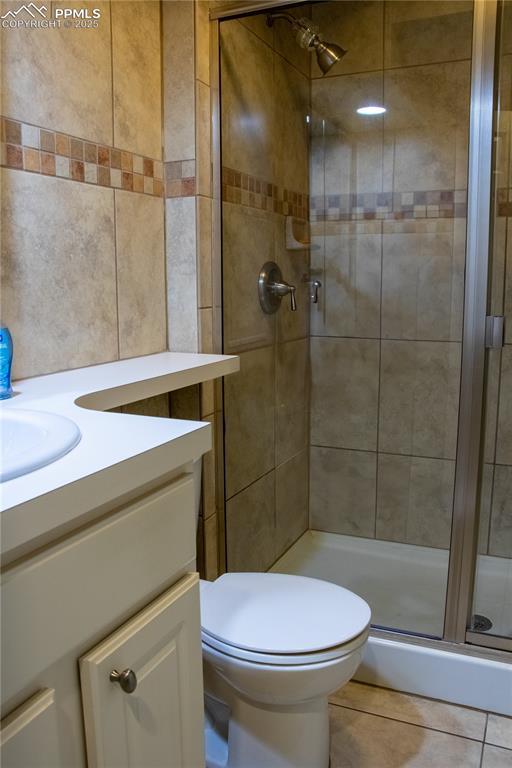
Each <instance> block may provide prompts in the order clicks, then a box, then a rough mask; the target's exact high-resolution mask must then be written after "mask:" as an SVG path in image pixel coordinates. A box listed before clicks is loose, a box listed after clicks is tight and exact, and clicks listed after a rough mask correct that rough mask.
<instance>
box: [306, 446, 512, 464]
mask: <svg viewBox="0 0 512 768" xmlns="http://www.w3.org/2000/svg"><path fill="white" fill-rule="evenodd" d="M311 447H312V448H327V449H328V450H330V451H351V452H353V453H370V454H379V453H380V454H382V455H383V456H397V457H399V458H404V459H427V460H428V461H450V462H452V463H455V459H454V458H453V459H450V458H447V457H446V456H420V455H418V454H416V453H396V452H394V451H382V450H372V449H370V448H345V447H344V446H339V445H322V444H321V443H311ZM505 466H508V465H505Z"/></svg>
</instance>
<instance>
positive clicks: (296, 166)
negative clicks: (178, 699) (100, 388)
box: [221, 9, 309, 571]
mask: <svg viewBox="0 0 512 768" xmlns="http://www.w3.org/2000/svg"><path fill="white" fill-rule="evenodd" d="M292 10H293V11H294V12H295V9H292ZM308 67H309V60H308V57H307V54H305V52H304V51H301V49H300V48H298V47H297V46H296V44H295V42H294V40H293V36H292V35H290V30H289V27H288V25H286V24H284V23H283V22H279V23H276V25H275V27H274V28H273V29H272V30H271V29H269V28H268V27H267V25H266V24H265V17H264V16H261V15H260V16H253V17H250V18H246V19H241V20H240V21H229V22H223V23H222V25H221V93H222V161H223V165H225V166H227V167H228V168H231V169H234V170H236V171H239V172H243V173H245V174H250V175H251V176H254V177H256V178H258V179H260V180H262V181H265V182H267V183H270V184H274V185H278V186H279V187H280V188H281V189H282V188H286V189H290V190H293V191H295V192H298V193H307V192H308V185H309V179H308V152H309V142H308V133H307V125H306V115H307V114H308V113H309V78H308ZM222 214H223V298H224V307H223V312H224V315H223V318H224V349H225V351H226V352H232V353H237V354H239V355H240V361H241V370H240V373H239V374H237V375H234V376H230V377H228V378H227V379H226V381H225V385H224V411H225V451H226V455H225V461H226V498H227V511H226V526H227V528H226V531H227V565H228V568H229V569H230V570H243V571H247V570H265V569H267V568H268V567H269V566H270V565H272V563H273V562H274V561H275V560H276V558H277V557H279V555H280V554H282V552H284V551H285V550H286V549H287V548H288V547H289V546H290V545H291V544H292V543H293V542H294V541H295V540H296V539H297V538H298V537H299V536H300V535H301V534H302V533H303V532H304V530H306V528H307V525H308V450H307V431H308V408H307V406H308V398H309V393H308V389H309V387H308V381H309V360H308V340H307V339H308V333H309V317H308V315H309V309H308V307H309V299H308V289H307V283H306V282H305V280H304V278H305V276H306V278H307V274H308V271H309V254H308V252H307V251H306V252H304V253H301V252H297V251H296V252H290V251H288V250H287V249H286V247H285V245H286V244H285V217H284V216H283V215H281V214H279V213H276V212H274V211H273V210H259V209H257V208H255V207H250V205H241V204H238V203H232V202H224V203H223V207H222ZM269 260H270V261H276V262H277V263H278V264H279V266H280V267H281V270H282V272H283V276H284V278H285V279H286V280H288V281H289V282H291V283H293V284H295V285H296V286H297V302H298V311H297V312H291V311H290V306H289V301H288V299H285V300H283V302H282V306H281V308H280V310H279V312H278V313H277V314H276V315H265V314H264V313H263V311H262V309H261V307H260V304H259V299H258V293H257V279H258V274H259V271H260V269H261V267H262V266H263V264H264V262H266V261H269Z"/></svg>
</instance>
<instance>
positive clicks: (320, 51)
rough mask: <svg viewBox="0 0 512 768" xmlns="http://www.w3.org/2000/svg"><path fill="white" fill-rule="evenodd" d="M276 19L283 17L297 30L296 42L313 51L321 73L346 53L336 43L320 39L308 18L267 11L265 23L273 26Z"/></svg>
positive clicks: (324, 73)
mask: <svg viewBox="0 0 512 768" xmlns="http://www.w3.org/2000/svg"><path fill="white" fill-rule="evenodd" d="M276 19H284V20H285V21H287V22H288V24H290V25H291V27H292V29H294V30H295V31H296V32H297V43H298V44H299V45H300V46H301V48H306V49H307V50H308V51H315V53H316V59H317V61H318V66H319V67H320V69H321V70H322V74H323V75H326V74H327V72H328V71H329V70H330V69H331V67H333V66H334V64H337V62H338V61H340V60H341V59H342V58H343V57H344V56H345V54H346V50H345V49H344V48H342V47H341V46H340V45H336V43H326V42H325V41H324V40H322V38H321V36H320V34H319V30H318V27H314V26H313V25H312V24H311V22H310V20H309V19H297V18H295V16H292V15H291V13H269V14H268V16H267V25H268V26H269V27H271V26H273V24H274V21H275V20H276Z"/></svg>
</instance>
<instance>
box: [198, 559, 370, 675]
mask: <svg viewBox="0 0 512 768" xmlns="http://www.w3.org/2000/svg"><path fill="white" fill-rule="evenodd" d="M370 617H371V616H370V609H369V607H368V605H367V603H366V602H365V601H364V600H362V599H361V598H360V597H358V596H357V595H355V594H353V593H352V592H350V591H349V590H347V589H344V588H343V587H339V586H337V585H336V584H331V583H329V582H325V581H320V580H319V579H311V578H308V577H304V576H289V575H286V574H277V573H227V574H224V575H223V576H221V577H220V578H219V579H217V580H216V581H214V582H202V583H201V626H202V639H203V643H205V644H206V645H207V646H210V647H211V648H214V649H215V650H217V651H219V652H221V653H225V654H226V655H229V656H233V657H235V658H238V659H244V660H247V661H252V662H255V663H258V664H271V665H286V666H292V665H293V666H301V665H307V664H316V663H320V662H323V661H328V660H330V659H336V658H340V657H342V656H344V655H346V654H348V653H350V652H352V651H353V650H354V649H356V648H359V647H360V646H361V645H362V644H363V643H364V642H365V640H366V638H367V636H368V630H369V624H370Z"/></svg>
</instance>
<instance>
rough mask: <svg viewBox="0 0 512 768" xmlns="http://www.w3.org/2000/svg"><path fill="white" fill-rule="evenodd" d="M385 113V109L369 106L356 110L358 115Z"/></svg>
mask: <svg viewBox="0 0 512 768" xmlns="http://www.w3.org/2000/svg"><path fill="white" fill-rule="evenodd" d="M385 111H386V107H378V106H376V105H373V104H370V105H368V106H367V107H359V109H358V110H357V113H358V115H383V114H384V112H385Z"/></svg>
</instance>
